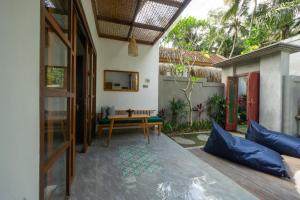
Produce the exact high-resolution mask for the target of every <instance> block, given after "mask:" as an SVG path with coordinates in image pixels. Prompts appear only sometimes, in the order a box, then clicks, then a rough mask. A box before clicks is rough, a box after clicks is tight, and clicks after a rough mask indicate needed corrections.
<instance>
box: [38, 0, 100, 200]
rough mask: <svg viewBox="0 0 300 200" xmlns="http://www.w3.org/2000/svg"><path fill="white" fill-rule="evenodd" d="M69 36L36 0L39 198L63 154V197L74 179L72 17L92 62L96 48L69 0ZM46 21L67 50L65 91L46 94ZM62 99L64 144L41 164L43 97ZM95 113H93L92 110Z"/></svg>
mask: <svg viewBox="0 0 300 200" xmlns="http://www.w3.org/2000/svg"><path fill="white" fill-rule="evenodd" d="M68 4H69V13H68V15H69V21H68V25H69V35H68V37H66V36H65V35H64V34H63V32H62V31H61V28H60V26H59V25H58V23H57V22H56V20H55V19H54V17H53V16H52V15H51V14H50V13H49V12H48V11H47V9H46V8H45V7H44V0H40V73H39V75H40V100H39V107H40V166H39V199H40V200H42V199H44V187H45V180H44V177H45V174H46V173H47V171H48V169H49V168H51V167H52V166H53V165H54V164H55V162H56V161H57V160H58V159H59V158H60V157H61V156H62V155H63V154H64V153H66V154H67V155H66V176H67V177H66V196H69V195H70V186H71V183H72V181H73V178H74V176H75V166H74V163H75V134H76V131H75V128H76V126H75V123H76V95H74V94H76V34H77V33H76V23H75V22H76V17H75V16H77V15H78V17H80V18H81V20H82V22H83V26H84V29H85V32H86V33H87V37H88V38H87V40H88V41H89V46H90V48H92V49H93V53H94V57H95V60H96V59H97V52H96V48H95V45H94V42H93V39H92V36H91V32H90V29H89V26H88V23H87V18H86V16H85V13H84V11H83V6H82V4H81V1H80V0H69V3H68ZM46 22H47V23H48V24H49V25H50V26H51V28H52V29H53V30H54V32H55V34H56V35H57V36H58V37H59V38H60V39H61V41H62V42H63V43H64V44H65V45H66V47H67V49H68V52H69V53H68V68H67V70H66V71H67V72H66V73H68V75H69V77H68V80H67V89H68V90H67V91H58V90H57V91H55V90H52V91H50V90H49V89H47V88H46V87H45V81H46V77H45V72H46V70H45V64H44V49H45V30H46V28H45V26H46ZM49 96H50V97H51V96H62V97H66V98H68V103H67V106H68V113H67V116H68V119H67V132H68V141H67V142H66V143H65V144H64V145H63V146H61V147H60V148H59V149H57V150H56V151H55V152H54V153H53V154H52V155H51V156H50V158H49V159H48V160H47V161H45V159H44V158H45V157H44V153H45V151H44V149H45V140H44V139H45V121H46V119H45V113H44V108H45V103H44V101H45V97H49ZM93 112H96V111H93Z"/></svg>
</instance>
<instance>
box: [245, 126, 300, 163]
mask: <svg viewBox="0 0 300 200" xmlns="http://www.w3.org/2000/svg"><path fill="white" fill-rule="evenodd" d="M246 138H247V139H249V140H252V141H254V142H257V143H259V144H261V145H264V146H266V147H268V148H270V149H273V150H274V151H277V152H278V153H280V154H285V155H288V156H293V157H297V158H300V139H299V138H297V137H293V136H290V135H286V134H284V133H280V132H275V131H271V130H268V129H266V128H265V127H263V126H261V125H259V124H258V123H257V122H255V121H251V123H250V126H249V128H248V131H247V134H246Z"/></svg>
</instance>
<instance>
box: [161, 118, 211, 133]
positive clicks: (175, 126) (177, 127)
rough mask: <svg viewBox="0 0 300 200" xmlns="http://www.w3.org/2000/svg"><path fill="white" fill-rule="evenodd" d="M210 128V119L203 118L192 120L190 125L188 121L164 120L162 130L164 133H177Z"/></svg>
mask: <svg viewBox="0 0 300 200" xmlns="http://www.w3.org/2000/svg"><path fill="white" fill-rule="evenodd" d="M210 129H211V121H210V120H207V119H204V120H199V121H194V122H193V125H192V126H190V125H189V124H188V123H173V122H165V123H164V125H163V128H162V132H163V133H165V134H177V133H191V132H198V131H204V130H210Z"/></svg>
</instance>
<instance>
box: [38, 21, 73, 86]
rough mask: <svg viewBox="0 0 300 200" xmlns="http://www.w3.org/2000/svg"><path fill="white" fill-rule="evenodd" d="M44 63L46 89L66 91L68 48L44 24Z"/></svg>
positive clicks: (49, 27)
mask: <svg viewBox="0 0 300 200" xmlns="http://www.w3.org/2000/svg"><path fill="white" fill-rule="evenodd" d="M44 53H45V55H44V63H45V67H46V70H45V72H46V75H45V77H46V81H45V84H46V87H47V88H54V89H63V90H67V89H68V85H67V83H68V47H67V46H66V45H65V44H64V43H63V41H62V40H61V39H60V38H59V37H58V36H57V35H56V33H55V32H54V31H53V29H52V28H51V26H50V25H49V24H46V31H45V51H44Z"/></svg>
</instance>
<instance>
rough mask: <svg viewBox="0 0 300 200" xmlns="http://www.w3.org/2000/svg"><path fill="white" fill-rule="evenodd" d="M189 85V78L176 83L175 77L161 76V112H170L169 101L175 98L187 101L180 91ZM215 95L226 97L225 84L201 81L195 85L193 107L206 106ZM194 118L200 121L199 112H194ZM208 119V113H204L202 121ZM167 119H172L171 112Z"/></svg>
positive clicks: (159, 101)
mask: <svg viewBox="0 0 300 200" xmlns="http://www.w3.org/2000/svg"><path fill="white" fill-rule="evenodd" d="M186 85H187V78H176V81H174V78H173V77H170V76H160V77H159V100H158V107H159V110H160V109H162V108H164V109H167V110H169V109H168V108H169V101H171V100H172V99H173V97H175V98H176V99H178V98H180V99H183V100H185V97H184V94H183V92H182V91H180V89H181V88H185V87H186ZM214 94H217V95H220V96H223V95H224V84H222V83H214V82H207V81H206V79H200V80H199V81H197V82H196V83H195V86H194V90H193V94H192V103H193V106H196V105H197V104H200V103H202V104H203V105H206V101H207V100H208V98H209V97H211V96H213V95H214ZM193 117H194V119H195V120H197V119H199V117H198V114H197V112H194V114H193ZM205 118H207V114H206V112H204V113H202V115H201V119H205ZM167 119H170V112H167Z"/></svg>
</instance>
